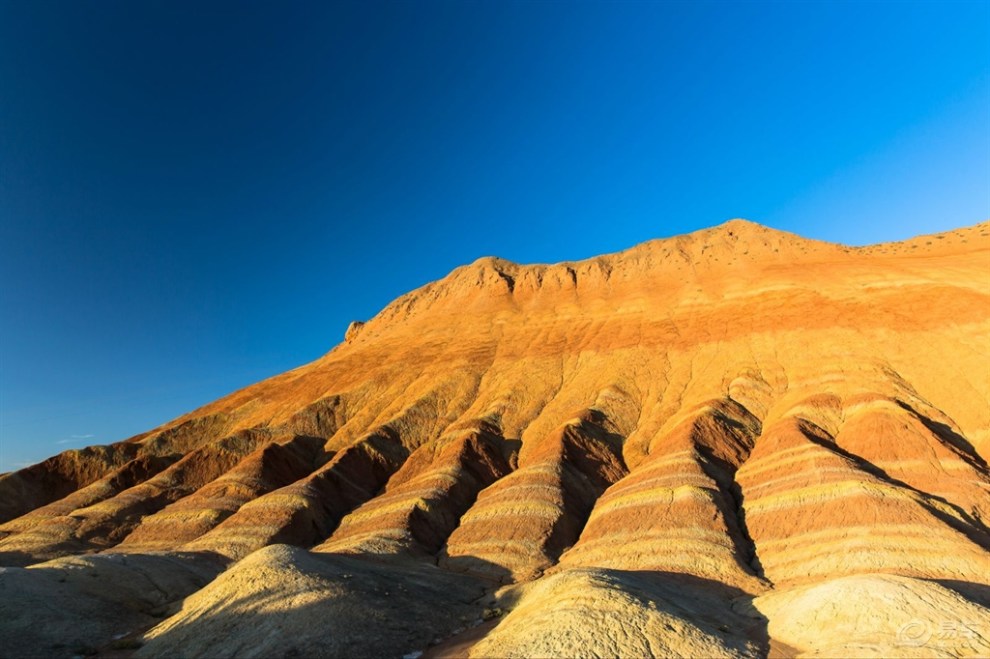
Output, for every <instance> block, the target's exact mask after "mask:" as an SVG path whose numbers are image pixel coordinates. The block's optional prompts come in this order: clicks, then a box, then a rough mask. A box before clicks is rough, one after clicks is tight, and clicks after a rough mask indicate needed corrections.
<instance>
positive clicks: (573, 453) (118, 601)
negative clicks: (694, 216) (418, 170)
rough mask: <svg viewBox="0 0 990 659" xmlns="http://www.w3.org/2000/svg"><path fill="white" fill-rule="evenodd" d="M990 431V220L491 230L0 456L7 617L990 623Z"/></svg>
mask: <svg viewBox="0 0 990 659" xmlns="http://www.w3.org/2000/svg"><path fill="white" fill-rule="evenodd" d="M988 458H990V223H984V224H980V225H976V226H973V227H968V228H964V229H959V230H957V231H952V232H948V233H944V234H939V235H934V236H922V237H919V238H915V239H912V240H908V241H905V242H900V243H888V244H881V245H875V246H870V247H859V248H857V247H846V246H842V245H835V244H829V243H822V242H817V241H813V240H806V239H804V238H800V237H798V236H794V235H791V234H787V233H783V232H779V231H774V230H771V229H767V228H765V227H761V226H759V225H756V224H753V223H751V222H746V221H742V220H734V221H731V222H728V223H726V224H723V225H720V226H718V227H715V228H713V229H709V230H705V231H699V232H696V233H693V234H689V235H686V236H679V237H674V238H669V239H664V240H656V241H651V242H648V243H645V244H643V245H639V246H637V247H633V248H631V249H629V250H626V251H625V252H621V253H618V254H611V255H605V256H600V257H596V258H593V259H589V260H586V261H580V262H573V263H562V264H557V265H533V266H523V265H517V264H514V263H510V262H507V261H504V260H500V259H495V258H483V259H479V260H478V261H476V262H474V263H472V264H471V265H468V266H465V267H462V268H458V269H457V270H455V271H454V272H452V273H451V274H450V275H449V276H447V277H446V278H444V279H442V280H440V281H437V282H434V283H432V284H428V285H427V286H424V287H423V288H420V289H418V290H416V291H413V292H411V293H409V294H407V295H405V296H403V297H401V298H399V299H397V300H396V301H394V302H393V303H392V304H390V305H389V306H388V307H386V308H385V309H384V310H383V311H382V312H381V313H379V314H378V315H377V316H375V317H374V318H372V319H371V320H369V321H367V322H365V323H354V324H352V325H351V327H350V328H348V331H347V333H346V336H345V340H344V341H343V342H342V343H341V344H340V345H338V346H336V347H335V348H334V349H333V350H331V351H330V352H329V353H327V354H326V355H325V356H323V357H322V358H320V359H318V360H316V361H315V362H313V363H311V364H308V365H305V366H302V367H299V368H297V369H294V370H292V371H289V372H287V373H284V374H282V375H279V376H276V377H274V378H270V379H268V380H265V381H264V382H260V383H258V384H255V385H253V386H250V387H247V388H245V389H242V390H240V391H237V392H234V393H232V394H230V395H229V396H226V397H224V398H222V399H220V400H218V401H215V402H213V403H210V404H208V405H205V406H204V407H202V408H200V409H197V410H195V411H193V412H190V413H189V414H187V415H185V416H183V417H181V418H179V419H176V420H175V421H172V422H170V423H168V424H165V425H164V426H162V427H160V428H156V429H153V430H151V431H149V432H146V433H144V434H142V435H139V436H137V437H133V438H130V439H127V440H125V441H121V442H118V443H116V444H112V445H109V446H103V447H91V448H87V449H84V450H81V451H67V452H65V453H62V454H59V455H57V456H54V457H52V458H50V459H48V460H46V461H44V462H42V463H40V464H38V465H35V466H32V467H29V468H27V469H24V470H21V471H18V472H15V473H10V474H2V475H0V567H2V569H0V647H3V648H4V649H5V650H9V651H10V652H11V653H12V654H28V655H30V654H34V655H45V656H72V655H74V654H86V653H87V652H88V651H89V650H93V651H94V652H95V651H99V650H101V649H107V650H109V649H113V648H111V645H112V643H114V642H121V639H120V638H118V639H116V641H115V640H114V639H113V637H114V636H117V637H120V636H123V642H125V643H128V644H130V645H129V647H130V648H137V647H138V646H143V647H141V649H138V650H137V653H138V655H139V656H141V655H144V656H173V655H176V654H180V655H183V656H230V655H234V654H244V655H248V656H251V655H252V654H258V655H259V656H261V655H264V656H269V655H272V654H281V655H285V656H292V654H293V652H295V653H299V652H309V653H316V654H320V653H322V654H326V655H331V656H333V655H340V656H348V655H353V654H361V653H364V654H368V653H375V654H393V655H403V654H406V653H409V652H416V651H421V650H426V649H428V648H429V649H430V652H431V653H433V654H434V655H435V656H465V655H473V656H493V655H494V656H533V655H568V656H570V655H589V656H591V655H636V656H640V655H651V654H652V655H671V654H682V655H692V656H694V655H698V654H705V655H711V656H756V657H760V656H767V655H770V654H772V655H774V656H778V655H780V656H788V655H796V654H801V653H809V654H815V653H818V654H825V655H831V656H839V655H841V656H846V655H858V656H869V655H872V656H892V655H903V656H930V655H932V654H938V655H943V656H967V655H974V656H980V655H985V654H986V651H987V648H988V647H990V641H988V640H987V639H990V622H988V621H990V610H988V608H987V606H988V599H990V595H988V594H990V527H988V525H990V471H988V467H987V459H988ZM128 574H131V575H136V576H134V578H135V579H139V580H141V582H142V583H144V582H145V581H147V582H148V583H154V584H158V585H159V586H158V588H159V590H158V591H156V592H157V594H156V595H155V597H154V598H153V599H154V601H153V602H152V601H151V600H149V599H148V598H147V597H146V596H145V595H143V594H141V593H136V592H134V591H133V589H128V588H126V587H124V586H123V585H121V584H120V583H118V582H119V581H120V579H122V578H125V577H124V576H122V575H128ZM218 574H219V576H217V575H218ZM79 575H85V578H79ZM177 575H178V576H177ZM13 593H17V594H18V595H17V596H16V597H15V596H14V595H13ZM52 601H59V602H65V605H64V606H63V607H62V609H61V610H62V611H63V617H62V618H61V619H60V620H61V621H60V622H58V624H55V622H53V621H54V620H55V618H54V617H53V616H52V614H51V611H52V609H51V604H50V603H51V602H52ZM70 603H71V604H70ZM87 610H96V611H99V612H100V613H99V615H97V616H94V617H91V619H88V618H87V615H86V613H85V612H86V611H87ZM402 611H405V612H406V613H405V614H403V613H402ZM115 612H116V613H119V615H116V614H115ZM32 616H34V619H36V620H37V621H39V623H38V624H50V625H51V629H52V631H51V632H50V634H49V636H50V639H49V638H48V637H46V636H45V635H44V634H40V633H37V630H32V629H31V620H32ZM327 616H331V617H333V619H332V620H330V621H328V618H327ZM162 617H164V618H165V619H164V620H162ZM45 621H47V622H45ZM124 621H127V628H126V629H116V625H118V623H119V624H120V625H123V624H124ZM949 627H951V629H949ZM26 630H28V631H31V633H27V631H26ZM949 631H952V632H953V633H952V634H949V633H948V632H949ZM221 632H222V633H221ZM331 637H332V638H331ZM370 638H375V639H378V640H376V641H375V642H374V644H373V645H372V644H370V643H371V641H367V643H369V644H368V645H366V646H362V645H361V643H362V639H370ZM49 641H50V642H49ZM83 650H86V652H83Z"/></svg>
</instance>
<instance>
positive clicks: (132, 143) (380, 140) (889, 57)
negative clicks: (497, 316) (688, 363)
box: [0, 0, 990, 471]
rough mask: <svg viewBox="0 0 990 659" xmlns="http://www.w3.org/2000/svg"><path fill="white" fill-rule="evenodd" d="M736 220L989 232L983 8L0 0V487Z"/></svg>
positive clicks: (863, 231)
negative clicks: (555, 274)
mask: <svg viewBox="0 0 990 659" xmlns="http://www.w3.org/2000/svg"><path fill="white" fill-rule="evenodd" d="M732 217H746V218H748V219H751V220H754V221H757V222H761V223H763V224H767V225H770V226H773V227H776V228H779V229H785V230H789V231H793V232H796V233H800V234H802V235H805V236H808V237H813V238H821V239H827V240H834V241H839V242H844V243H847V244H865V243H870V242H875V241H882V240H894V239H902V238H906V237H909V236H912V235H916V234H920V233H930V232H935V231H941V230H946V229H951V228H955V227H959V226H963V225H969V224H973V223H976V222H979V221H982V220H985V219H987V218H990V3H987V2H979V1H974V2H964V3H951V2H945V1H940V2H932V3H907V2H904V3H899V2H875V3H853V2H832V3H815V2H791V3H768V4H764V3H756V2H753V3H743V2H724V3H706V2H683V3H679V2H656V3H645V2H637V3H618V2H613V3H597V4H596V3H584V4H574V3H554V2H526V3H509V2H503V1H501V0H500V1H498V2H494V1H493V2H483V3H466V2H465V3H455V2H442V3H441V2H435V3H430V2H408V3H407V2H402V3H400V2H394V3H386V4H381V3H375V2H363V1H362V2H357V3H331V2H322V1H321V2H316V1H314V2H309V3H287V2H274V1H272V2H249V3H243V2H237V3H231V4H222V3H217V2H199V1H197V2H188V3H186V2H179V1H177V0H168V1H167V2H149V1H146V0H142V1H141V2H133V1H131V0H128V1H125V2H113V1H110V0H99V1H82V2H78V1H71V2H69V1H66V2H46V1H43V0H30V1H28V0H11V1H5V2H2V4H0V471H6V470H10V469H15V468H20V467H21V466H24V465H26V464H28V463H31V462H34V461H37V460H40V459H42V458H44V457H47V456H49V455H52V454H54V453H56V452H58V451H61V450H65V449H67V448H73V447H81V446H84V445H88V444H96V443H108V442H111V441H115V440H118V439H122V438H125V437H127V436H129V435H132V434H135V433H138V432H140V431H143V430H146V429H148V428H151V427H153V426H156V425H158V424H160V423H162V422H165V421H168V420H169V419H171V418H173V417H175V416H178V415H179V414H182V413H184V412H186V411H189V410H191V409H192V408H194V407H198V406H199V405H201V404H204V403H206V402H209V401H210V400H213V399H215V398H217V397H219V396H221V395H223V394H226V393H228V392H230V391H232V390H234V389H237V388H239V387H242V386H245V385H247V384H250V383H253V382H255V381H257V380H259V379H262V378H264V377H266V376H269V375H273V374H276V373H279V372H281V371H284V370H287V369H289V368H292V367H295V366H298V365H300V364H302V363H305V362H308V361H310V360H312V359H315V358H317V357H319V356H320V355H322V354H323V353H325V352H326V351H328V350H329V349H330V348H331V347H333V345H334V344H336V343H338V342H339V341H340V340H341V339H342V336H343V332H344V329H345V327H346V326H347V323H348V322H349V321H351V320H353V319H366V318H368V317H370V316H372V315H374V314H375V313H376V312H377V311H378V310H380V309H381V308H382V307H383V306H384V305H385V304H387V303H388V302H389V301H390V300H391V299H393V298H394V297H396V296H398V295H400V294H402V293H404V292H406V291H408V290H410V289H412V288H415V287H417V286H419V285H422V284H424V283H426V282H427V281H430V280H433V279H437V278H439V277H442V276H443V275H444V274H446V273H447V272H448V271H450V270H451V269H453V268H454V267H456V266H458V265H460V264H463V263H467V262H470V261H473V260H474V259H476V258H478V257H479V256H483V255H498V256H502V257H505V258H508V259H512V260H515V261H521V262H554V261H559V260H564V259H578V258H584V257H588V256H592V255H595V254H600V253H604V252H610V251H617V250H620V249H624V248H626V247H629V246H631V245H634V244H636V243H638V242H642V241H644V240H647V239H650V238H656V237H663V236H670V235H674V234H678V233H683V232H687V231H692V230H695V229H698V228H702V227H707V226H711V225H715V224H719V223H721V222H723V221H725V220H727V219H730V218H732Z"/></svg>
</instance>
